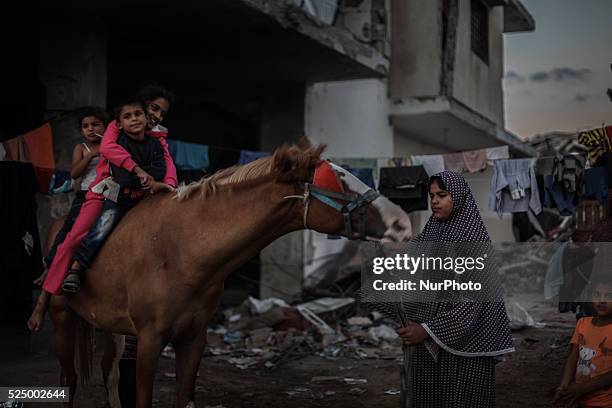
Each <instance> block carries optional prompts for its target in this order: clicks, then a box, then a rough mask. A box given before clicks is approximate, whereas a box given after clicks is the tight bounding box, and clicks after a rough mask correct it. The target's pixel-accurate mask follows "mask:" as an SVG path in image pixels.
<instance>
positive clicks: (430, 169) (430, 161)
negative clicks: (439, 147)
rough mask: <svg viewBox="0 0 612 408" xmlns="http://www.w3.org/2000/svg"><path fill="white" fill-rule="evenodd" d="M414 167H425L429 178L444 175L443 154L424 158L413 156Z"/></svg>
mask: <svg viewBox="0 0 612 408" xmlns="http://www.w3.org/2000/svg"><path fill="white" fill-rule="evenodd" d="M411 159H412V164H413V165H414V166H419V165H420V166H423V167H424V168H425V171H426V172H427V175H428V176H433V175H434V174H438V173H442V172H443V171H444V158H443V157H442V155H441V154H429V155H424V156H412V157H411Z"/></svg>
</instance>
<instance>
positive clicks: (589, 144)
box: [578, 128, 612, 166]
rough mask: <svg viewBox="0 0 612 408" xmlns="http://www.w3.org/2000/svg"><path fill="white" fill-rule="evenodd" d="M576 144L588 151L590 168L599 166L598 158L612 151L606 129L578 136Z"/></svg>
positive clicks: (590, 131) (589, 131) (582, 133)
mask: <svg viewBox="0 0 612 408" xmlns="http://www.w3.org/2000/svg"><path fill="white" fill-rule="evenodd" d="M578 142H579V143H580V144H582V145H584V146H586V148H587V149H588V151H589V161H590V162H591V166H597V165H599V164H600V163H599V160H600V158H601V157H602V156H603V155H604V154H605V153H607V152H610V151H612V148H610V140H609V139H608V133H607V131H606V128H599V129H592V130H588V131H585V132H580V133H579V134H578Z"/></svg>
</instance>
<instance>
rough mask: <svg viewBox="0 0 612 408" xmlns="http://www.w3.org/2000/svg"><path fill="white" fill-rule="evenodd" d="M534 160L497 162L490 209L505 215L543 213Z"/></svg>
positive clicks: (492, 181)
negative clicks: (528, 212)
mask: <svg viewBox="0 0 612 408" xmlns="http://www.w3.org/2000/svg"><path fill="white" fill-rule="evenodd" d="M533 162H534V160H533V159H511V160H496V161H495V167H494V168H493V177H492V178H491V193H490V196H489V209H490V210H491V211H496V212H497V214H498V215H499V216H500V217H501V216H502V214H503V213H517V212H527V210H529V209H531V210H532V211H533V212H534V214H536V215H538V214H539V213H540V212H541V211H542V204H541V203H540V196H539V195H538V183H537V181H536V176H535V171H534V167H533Z"/></svg>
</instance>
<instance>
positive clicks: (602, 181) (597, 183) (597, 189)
mask: <svg viewBox="0 0 612 408" xmlns="http://www.w3.org/2000/svg"><path fill="white" fill-rule="evenodd" d="M584 197H585V198H594V199H596V200H597V201H598V202H599V204H603V203H605V202H606V200H607V199H608V168H607V167H606V166H599V167H591V168H590V169H588V170H585V172H584Z"/></svg>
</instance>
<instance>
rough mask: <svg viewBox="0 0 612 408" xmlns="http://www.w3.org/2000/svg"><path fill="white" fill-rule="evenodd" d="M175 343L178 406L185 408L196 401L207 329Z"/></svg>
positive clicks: (178, 407)
mask: <svg viewBox="0 0 612 408" xmlns="http://www.w3.org/2000/svg"><path fill="white" fill-rule="evenodd" d="M173 345H174V348H175V350H176V387H177V397H176V407H177V408H185V406H186V405H187V404H188V403H189V401H194V402H195V381H196V377H197V373H198V368H199V367H200V360H201V359H202V352H203V351H204V346H205V345H206V330H204V331H200V332H195V333H193V335H186V336H184V337H183V338H182V340H181V341H180V342H178V343H173Z"/></svg>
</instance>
